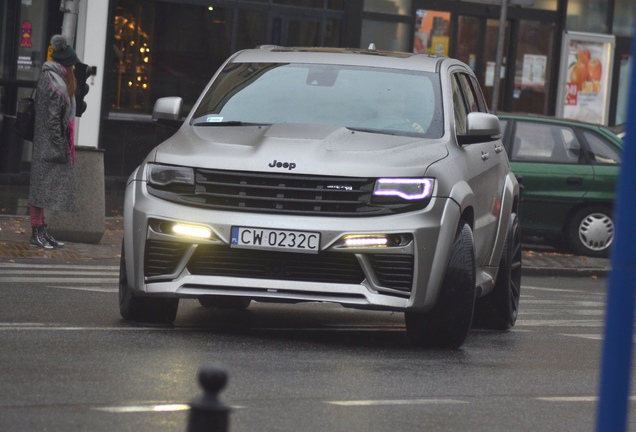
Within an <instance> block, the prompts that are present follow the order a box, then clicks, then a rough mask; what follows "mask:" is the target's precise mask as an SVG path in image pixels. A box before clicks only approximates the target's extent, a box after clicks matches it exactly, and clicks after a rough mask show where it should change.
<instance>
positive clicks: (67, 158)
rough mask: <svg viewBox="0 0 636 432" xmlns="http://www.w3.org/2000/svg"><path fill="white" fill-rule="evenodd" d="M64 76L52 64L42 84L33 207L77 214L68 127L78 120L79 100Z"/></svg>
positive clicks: (46, 66)
mask: <svg viewBox="0 0 636 432" xmlns="http://www.w3.org/2000/svg"><path fill="white" fill-rule="evenodd" d="M68 71H69V73H70V71H71V68H68ZM64 74H65V72H64V69H63V68H62V66H61V65H60V64H59V63H57V62H54V61H48V62H46V63H44V65H43V66H42V74H41V75H40V79H39V80H38V85H37V90H36V95H35V134H34V137H33V155H32V157H31V184H30V188H29V204H32V205H34V206H36V207H42V208H45V209H47V210H56V211H66V212H71V211H75V201H76V197H77V181H76V169H75V166H73V165H72V164H71V155H70V150H69V149H70V141H69V129H68V126H69V123H70V122H71V120H72V119H73V118H74V117H75V98H74V97H69V95H68V91H67V88H66V84H65V83H64V80H63V78H62V77H63V76H64Z"/></svg>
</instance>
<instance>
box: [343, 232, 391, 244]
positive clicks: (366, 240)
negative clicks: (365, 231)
mask: <svg viewBox="0 0 636 432" xmlns="http://www.w3.org/2000/svg"><path fill="white" fill-rule="evenodd" d="M388 243H389V239H388V238H387V237H386V236H365V235H358V236H346V237H345V239H344V244H345V246H347V247H383V246H386V245H387V244H388Z"/></svg>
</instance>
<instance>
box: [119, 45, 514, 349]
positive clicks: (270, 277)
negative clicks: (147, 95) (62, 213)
mask: <svg viewBox="0 0 636 432" xmlns="http://www.w3.org/2000/svg"><path fill="white" fill-rule="evenodd" d="M182 103H183V102H182V100H181V98H178V97H171V98H162V99H159V100H158V101H157V102H156V104H155V109H154V113H153V116H154V118H155V119H156V121H158V122H160V123H161V122H164V123H169V122H182V124H181V126H180V128H179V129H178V131H177V132H176V133H175V135H173V136H172V137H171V138H169V139H168V140H166V141H165V142H163V143H162V144H160V145H159V146H158V147H156V148H155V149H154V150H153V151H152V152H150V154H149V155H148V156H147V158H146V159H145V161H144V162H143V163H142V164H141V165H140V166H139V167H138V168H137V169H136V170H135V171H134V172H133V174H132V175H131V176H130V178H129V180H128V184H127V188H126V198H125V205H124V242H123V245H122V254H121V271H120V287H119V306H120V312H121V315H122V317H123V318H124V319H127V320H135V321H147V322H163V323H170V322H172V321H174V320H175V318H176V314H177V308H178V304H179V300H180V299H183V298H193V299H198V300H199V302H200V303H201V305H203V306H206V307H212V306H214V307H225V308H246V307H248V306H249V305H250V302H251V301H257V302H261V301H269V302H272V301H273V302H284V303H294V302H334V303H339V304H341V305H343V306H345V307H352V308H363V309H374V310H392V311H402V312H404V313H405V321H406V331H407V334H408V336H409V338H410V339H411V340H412V341H413V342H414V343H415V344H416V345H420V346H438V347H459V346H460V345H462V343H463V342H464V340H465V338H466V336H467V334H468V332H469V330H470V328H471V325H479V326H482V327H487V328H495V329H507V328H510V327H512V326H513V325H514V323H515V320H516V317H517V310H518V307H519V289H520V279H521V247H520V235H519V222H518V220H517V216H516V212H517V208H518V205H519V186H518V184H517V181H516V179H515V177H514V176H513V175H512V174H511V172H510V166H509V163H508V159H507V156H506V152H505V151H504V148H503V146H502V143H501V140H500V135H501V133H500V126H499V120H498V119H497V117H495V116H494V115H491V114H488V110H487V107H486V104H485V102H484V98H483V95H482V92H481V89H480V88H479V85H478V83H477V80H476V79H475V76H474V74H473V73H472V71H471V70H470V69H469V68H468V67H467V66H466V65H465V64H463V63H461V62H459V61H456V60H453V59H450V58H447V57H440V56H429V55H415V54H407V53H393V52H381V51H375V50H354V49H336V48H283V47H276V46H263V47H260V48H257V49H253V50H245V51H241V52H238V53H236V54H235V55H233V56H232V57H230V58H229V59H228V60H227V61H226V62H225V64H224V65H223V66H222V67H221V68H220V69H219V71H218V72H217V73H216V74H215V75H214V77H213V78H212V80H211V81H210V83H209V84H208V85H207V87H206V88H205V90H204V91H203V94H202V95H201V97H200V98H199V100H198V101H197V102H196V104H195V105H194V107H193V109H192V110H191V112H190V113H189V114H188V115H187V117H186V119H185V121H183V119H181V110H182Z"/></svg>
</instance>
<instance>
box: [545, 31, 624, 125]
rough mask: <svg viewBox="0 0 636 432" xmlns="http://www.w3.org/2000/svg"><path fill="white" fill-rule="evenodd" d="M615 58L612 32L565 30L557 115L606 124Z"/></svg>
mask: <svg viewBox="0 0 636 432" xmlns="http://www.w3.org/2000/svg"><path fill="white" fill-rule="evenodd" d="M613 58H614V36H613V35H605V34H593V33H580V32H565V33H564V35H563V45H562V47H561V67H560V72H559V87H558V88H559V93H558V95H557V106H556V115H557V116H558V117H563V118H568V119H574V120H581V121H586V122H590V123H598V124H604V125H607V123H608V117H609V101H610V89H611V78H612V64H613Z"/></svg>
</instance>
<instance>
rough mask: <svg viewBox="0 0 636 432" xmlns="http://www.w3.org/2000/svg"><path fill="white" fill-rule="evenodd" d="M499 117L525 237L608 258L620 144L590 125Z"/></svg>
mask: <svg viewBox="0 0 636 432" xmlns="http://www.w3.org/2000/svg"><path fill="white" fill-rule="evenodd" d="M499 119H500V123H501V130H502V133H503V143H504V146H505V148H506V151H507V152H508V157H509V159H510V163H511V167H512V171H513V173H514V174H515V175H516V176H517V178H518V179H519V180H520V183H521V185H522V187H523V194H522V200H521V207H520V223H521V229H522V234H523V236H524V238H525V239H532V238H539V239H543V240H545V241H547V242H548V243H550V244H552V245H554V246H558V247H564V248H565V250H566V251H568V252H571V253H573V254H577V255H585V256H592V257H607V256H608V255H609V251H610V249H611V246H612V242H613V240H614V221H613V207H614V199H615V197H616V184H617V180H618V174H619V169H620V162H621V151H622V148H623V141H622V140H621V139H620V138H619V137H618V136H617V135H616V134H614V133H613V132H612V131H610V130H609V129H607V128H604V127H602V126H599V125H593V124H589V123H582V122H577V121H572V120H565V119H557V118H553V117H541V116H532V115H512V114H500V115H499Z"/></svg>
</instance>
